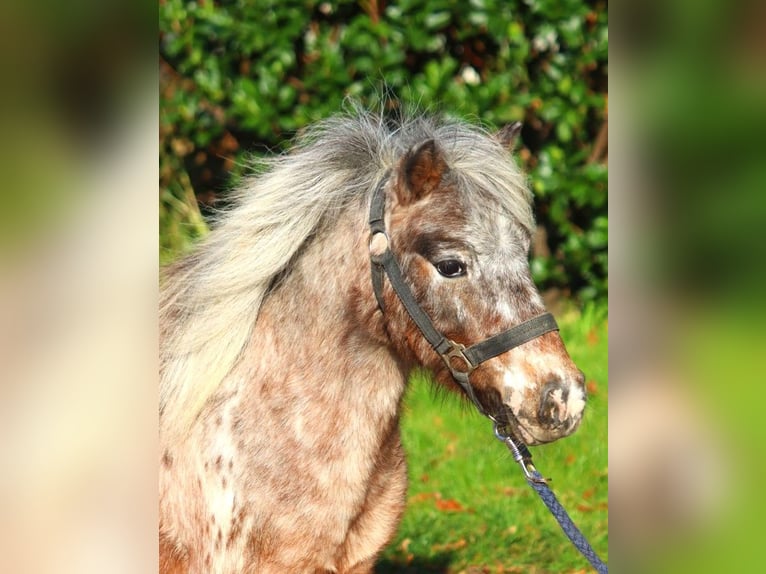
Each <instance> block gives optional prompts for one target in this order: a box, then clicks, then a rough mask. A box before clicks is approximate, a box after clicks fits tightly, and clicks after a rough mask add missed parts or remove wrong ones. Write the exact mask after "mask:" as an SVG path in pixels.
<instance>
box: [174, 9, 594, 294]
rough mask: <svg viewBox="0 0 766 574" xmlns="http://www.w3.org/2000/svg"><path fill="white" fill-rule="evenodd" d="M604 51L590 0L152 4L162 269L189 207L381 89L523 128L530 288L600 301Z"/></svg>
mask: <svg viewBox="0 0 766 574" xmlns="http://www.w3.org/2000/svg"><path fill="white" fill-rule="evenodd" d="M607 44H608V36H607V13H606V2H605V1H603V2H602V1H600V0H599V1H596V2H587V1H585V0H555V1H554V0H469V1H467V2H456V1H454V0H402V1H399V2H393V1H389V2H385V1H384V0H363V1H359V2H350V1H347V0H336V1H325V2H320V1H317V0H261V1H258V2H253V1H247V0H231V1H228V2H212V1H210V0H207V1H205V2H189V1H186V0H165V1H164V2H163V3H161V5H160V84H161V85H160V89H161V100H160V138H161V147H160V154H161V156H160V168H161V171H160V179H161V181H160V202H161V222H160V237H161V252H162V254H163V259H166V258H169V257H170V256H172V255H173V254H174V253H175V252H177V251H179V250H181V249H183V248H184V247H185V246H186V244H187V243H188V241H189V238H190V237H192V238H193V237H194V236H196V235H199V234H200V233H202V232H203V226H202V223H201V220H200V218H199V213H198V212H197V210H196V207H195V205H194V203H195V202H194V201H193V198H194V197H195V196H196V198H197V200H198V201H199V203H200V205H202V207H203V213H204V212H205V211H206V210H207V209H209V207H210V206H211V205H212V203H213V202H214V201H216V200H223V201H225V198H226V189H227V188H229V187H231V186H232V185H234V183H235V182H236V180H237V177H238V176H239V174H241V171H242V167H241V166H242V165H243V164H244V163H246V162H245V161H244V158H245V157H246V156H245V154H246V153H255V154H265V153H273V152H275V151H279V150H280V149H281V147H282V146H283V145H284V144H285V142H287V141H289V139H290V138H291V137H292V136H293V135H294V134H295V132H296V131H297V130H299V129H300V128H301V127H303V126H305V125H307V124H309V123H311V122H314V121H316V120H318V119H320V118H322V117H326V116H328V115H330V114H333V113H336V112H337V111H338V110H339V109H340V108H341V106H342V103H343V99H344V98H345V97H347V96H353V97H355V98H357V99H358V100H361V101H362V102H364V103H367V104H369V105H375V104H376V103H379V101H380V99H381V86H383V85H385V86H386V88H385V90H387V91H388V93H389V94H393V95H395V96H396V97H397V98H398V99H399V100H401V101H402V102H403V103H405V104H416V105H419V107H421V108H429V107H433V108H437V109H442V110H445V111H447V112H448V113H450V114H453V115H457V116H461V117H466V118H468V119H473V120H475V121H480V122H482V123H483V124H485V125H488V126H491V127H500V126H501V125H503V124H505V123H507V122H510V121H513V120H523V121H524V123H525V127H524V129H523V131H522V145H521V146H520V148H519V150H518V153H519V158H520V161H521V162H522V164H523V165H524V167H525V169H526V170H527V171H528V173H529V174H530V179H531V184H532V186H533V189H534V190H535V192H536V197H537V216H538V223H539V225H540V228H541V230H543V232H544V233H542V234H541V236H540V237H538V238H537V239H538V240H537V241H536V248H535V250H534V253H533V260H532V267H533V272H534V274H535V278H536V280H537V281H538V282H539V284H540V285H541V287H543V288H548V287H558V288H560V289H563V290H564V291H565V292H567V291H569V290H571V292H572V293H573V294H576V295H578V296H579V298H580V299H581V300H589V299H600V298H604V297H605V296H606V293H607V260H606V253H607V228H608V219H607V170H606V165H605V164H604V156H605V153H604V152H605V146H604V145H602V144H601V143H600V142H601V141H604V142H605V134H606V131H605V128H606V116H607V110H606V107H607V96H606V92H607ZM600 133H601V134H602V135H601V137H599V134H600ZM597 142H599V143H597ZM231 174H233V176H232V175H231ZM232 177H233V179H232Z"/></svg>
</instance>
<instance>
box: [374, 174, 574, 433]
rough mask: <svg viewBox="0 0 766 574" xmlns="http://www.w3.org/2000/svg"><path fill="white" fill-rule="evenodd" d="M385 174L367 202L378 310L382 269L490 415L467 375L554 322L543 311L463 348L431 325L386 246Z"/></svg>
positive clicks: (461, 381)
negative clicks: (369, 203) (368, 205)
mask: <svg viewBox="0 0 766 574" xmlns="http://www.w3.org/2000/svg"><path fill="white" fill-rule="evenodd" d="M387 180H388V174H386V176H385V177H383V179H382V180H381V182H380V183H379V184H378V187H377V188H376V189H375V192H374V194H373V196H372V204H371V205H370V260H371V262H372V288H373V291H374V292H375V298H376V299H377V300H378V305H379V307H380V309H381V311H385V309H384V305H383V272H384V271H385V274H386V275H387V276H388V280H389V281H390V282H391V286H392V287H393V288H394V291H395V292H396V294H397V296H398V297H399V300H400V301H401V302H402V305H404V308H405V309H406V310H407V313H408V314H409V315H410V317H411V318H412V320H413V321H414V322H415V324H416V325H417V327H418V329H420V331H421V333H423V336H424V337H425V338H426V340H427V341H428V342H429V343H430V344H431V346H432V347H433V348H434V350H435V351H436V352H437V353H439V355H440V356H441V358H442V359H443V360H444V363H445V364H446V365H447V368H448V369H449V370H450V373H452V377H453V378H454V379H455V381H456V382H457V383H458V384H459V385H460V386H461V387H462V389H463V390H464V391H465V393H466V394H467V395H468V398H470V399H471V401H472V402H473V404H474V405H476V408H477V409H478V410H479V412H481V413H482V414H483V415H486V416H490V418H492V417H491V415H490V414H489V413H487V411H486V410H485V409H484V406H483V405H482V404H481V403H480V402H479V399H478V398H477V397H476V395H475V393H474V391H473V387H472V386H471V382H470V380H469V378H468V377H469V375H470V374H471V373H472V372H473V371H474V370H475V369H476V368H477V367H478V366H479V365H480V364H481V363H483V362H484V361H488V360H489V359H492V358H493V357H497V356H498V355H500V354H502V353H505V352H506V351H509V350H511V349H513V348H514V347H518V346H519V345H521V344H523V343H526V342H527V341H531V340H532V339H535V338H537V337H539V336H541V335H544V334H545V333H548V332H550V331H557V330H558V328H559V327H558V325H557V324H556V320H555V319H554V318H553V315H551V314H550V313H543V314H542V315H538V316H537V317H534V318H532V319H529V320H528V321H525V322H523V323H521V324H519V325H516V326H515V327H513V328H511V329H508V330H507V331H503V332H502V333H499V334H497V335H494V336H492V337H490V338H488V339H485V340H483V341H481V342H479V343H476V344H474V345H471V346H470V347H466V346H465V345H462V344H460V343H457V342H455V341H453V340H451V339H448V338H447V337H445V336H444V335H443V334H442V333H440V332H439V331H438V330H437V329H436V327H434V324H433V321H431V319H430V317H429V316H428V315H427V314H426V312H425V311H423V309H421V308H420V305H418V303H417V301H416V300H415V296H414V295H413V294H412V290H411V289H410V288H409V286H408V285H407V283H405V281H404V278H403V277H402V270H401V268H400V267H399V264H398V263H397V262H396V258H395V257H394V254H393V253H392V252H391V249H390V240H389V237H388V234H387V233H386V225H385V222H384V219H383V218H384V212H385V201H386V198H385V193H384V191H383V188H384V187H385V184H386V181H387Z"/></svg>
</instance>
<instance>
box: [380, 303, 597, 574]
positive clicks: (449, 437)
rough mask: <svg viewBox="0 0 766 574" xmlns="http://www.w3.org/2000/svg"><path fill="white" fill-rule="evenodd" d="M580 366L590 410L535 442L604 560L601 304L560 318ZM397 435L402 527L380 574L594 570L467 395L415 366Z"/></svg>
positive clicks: (539, 461) (538, 460) (543, 465)
mask: <svg viewBox="0 0 766 574" xmlns="http://www.w3.org/2000/svg"><path fill="white" fill-rule="evenodd" d="M558 320H559V323H560V325H561V334H562V337H563V338H564V341H565V343H566V344H567V348H568V350H569V352H570V354H571V355H572V357H573V359H574V360H575V362H576V363H577V365H578V366H579V367H580V368H581V369H582V370H583V371H585V373H586V381H587V384H588V388H589V399H588V406H587V411H586V414H585V418H584V420H583V423H582V424H581V426H580V428H579V429H578V430H577V432H576V433H575V434H574V435H572V436H571V437H568V438H566V439H563V440H561V441H558V442H555V443H553V444H549V445H543V446H539V447H534V448H532V449H531V451H532V455H533V456H534V460H535V464H536V466H537V468H538V469H539V470H540V472H541V473H542V474H543V475H544V476H546V477H552V478H553V481H552V482H551V488H552V489H553V491H554V492H555V493H556V496H557V497H558V498H559V500H560V501H561V502H562V504H563V505H564V507H565V508H566V509H567V511H568V512H569V514H570V516H571V517H572V519H573V520H574V521H575V523H576V524H577V525H578V526H579V528H580V529H581V530H582V531H583V533H584V534H585V536H586V537H587V538H588V539H589V540H590V542H591V544H592V545H593V547H594V548H595V550H596V552H597V553H599V555H600V556H601V557H602V558H603V559H604V560H607V558H608V555H607V543H608V533H607V525H608V522H607V494H608V479H607V477H608V466H607V465H608V463H607V374H608V324H607V319H606V311H605V309H599V308H596V307H587V308H586V310H585V311H584V312H583V313H582V314H579V313H575V312H571V313H569V314H568V315H566V314H565V315H564V316H561V317H558ZM402 427H403V430H402V432H403V442H404V447H405V450H406V451H407V458H408V464H409V478H410V486H409V491H408V503H407V511H406V513H405V516H404V519H403V521H402V524H401V525H400V527H399V531H398V535H397V537H396V539H395V540H394V542H393V543H392V544H391V545H390V546H389V547H388V549H387V550H386V551H385V553H384V554H383V557H382V559H381V561H380V563H379V565H378V567H377V570H376V571H377V572H379V573H395V572H396V573H405V572H406V573H410V572H412V573H414V572H441V573H445V574H447V573H448V574H458V573H466V574H479V573H485V572H486V573H506V572H525V573H543V572H569V573H572V572H590V571H591V569H590V566H589V564H588V563H587V561H586V560H585V559H584V558H582V557H581V556H580V555H579V553H578V552H577V550H576V549H575V548H574V547H573V546H571V544H570V542H569V540H568V539H567V538H566V537H565V536H564V534H563V532H561V530H560V528H559V526H558V524H557V523H556V521H555V519H554V518H553V517H552V516H551V515H550V514H549V512H548V510H547V509H546V507H545V505H544V504H543V503H542V501H541V500H540V499H539V498H538V497H537V495H536V494H535V493H534V492H533V491H532V489H531V488H530V487H529V486H528V485H527V484H526V481H525V480H524V478H523V476H522V474H521V469H520V468H519V467H518V465H516V463H514V461H513V459H512V458H511V457H510V454H509V453H508V451H507V450H506V448H505V447H504V446H503V445H502V444H501V443H500V442H499V441H497V440H496V439H495V438H494V436H493V434H492V427H491V424H490V423H489V421H487V420H486V419H484V418H483V417H481V416H479V415H478V414H477V413H475V412H473V409H472V408H470V407H469V406H468V405H467V404H466V403H465V402H464V401H461V400H459V399H458V398H457V397H455V396H452V395H449V396H442V395H441V394H440V393H435V392H434V390H433V388H432V384H431V383H429V382H428V381H427V380H426V379H425V377H424V376H422V375H415V376H414V377H413V380H412V384H411V386H410V389H409V391H408V394H407V397H406V401H405V414H404V417H403V424H402Z"/></svg>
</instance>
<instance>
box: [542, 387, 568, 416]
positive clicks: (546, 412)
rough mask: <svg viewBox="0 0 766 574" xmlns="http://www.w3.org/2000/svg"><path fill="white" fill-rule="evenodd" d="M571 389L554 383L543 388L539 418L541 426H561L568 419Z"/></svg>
mask: <svg viewBox="0 0 766 574" xmlns="http://www.w3.org/2000/svg"><path fill="white" fill-rule="evenodd" d="M568 398H569V387H567V386H564V385H562V384H561V383H560V382H558V381H553V382H550V383H548V384H547V385H545V387H543V392H542V399H541V400H540V408H539V409H538V411H537V418H538V420H539V421H540V424H543V425H547V426H552V427H556V426H560V425H561V424H562V423H563V422H564V421H565V420H566V419H567V399H568Z"/></svg>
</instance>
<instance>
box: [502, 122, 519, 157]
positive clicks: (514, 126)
mask: <svg viewBox="0 0 766 574" xmlns="http://www.w3.org/2000/svg"><path fill="white" fill-rule="evenodd" d="M523 125H524V124H522V123H521V122H513V123H510V124H506V125H505V126H503V127H502V128H500V129H499V130H498V132H497V133H496V134H495V138H497V141H499V142H500V143H501V144H502V145H503V147H504V148H506V149H507V150H509V151H513V150H514V149H515V148H516V143H517V140H518V138H519V134H520V133H521V128H522V127H523Z"/></svg>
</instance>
